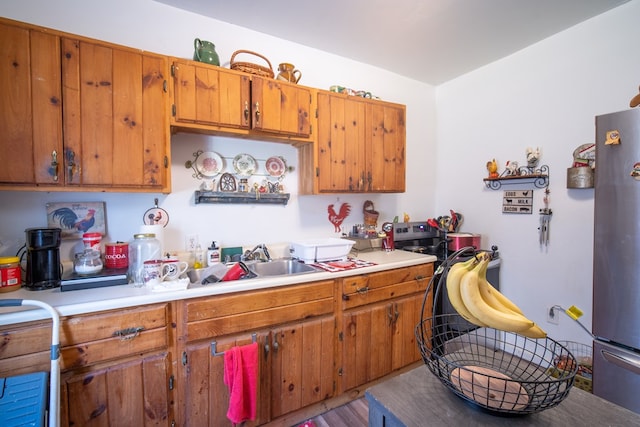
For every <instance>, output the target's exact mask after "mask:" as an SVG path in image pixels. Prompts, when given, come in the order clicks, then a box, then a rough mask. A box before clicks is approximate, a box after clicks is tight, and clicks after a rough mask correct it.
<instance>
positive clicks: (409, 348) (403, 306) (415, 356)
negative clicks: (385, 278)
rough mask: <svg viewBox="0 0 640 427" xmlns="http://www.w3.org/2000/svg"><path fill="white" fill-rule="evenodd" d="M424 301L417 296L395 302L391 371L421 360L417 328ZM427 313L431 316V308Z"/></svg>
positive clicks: (421, 296)
mask: <svg viewBox="0 0 640 427" xmlns="http://www.w3.org/2000/svg"><path fill="white" fill-rule="evenodd" d="M422 301H423V295H415V296H412V297H407V298H401V299H398V300H396V301H394V302H393V322H392V324H391V337H392V344H391V348H392V349H393V351H392V356H391V369H392V370H394V371H395V370H396V369H400V368H403V367H405V366H407V365H410V364H412V363H413V362H417V361H418V360H420V357H421V355H420V350H419V349H418V344H417V343H416V336H415V328H416V325H418V323H420V318H421V316H420V310H421V309H422ZM426 312H427V313H428V316H430V315H431V313H430V307H427V308H426Z"/></svg>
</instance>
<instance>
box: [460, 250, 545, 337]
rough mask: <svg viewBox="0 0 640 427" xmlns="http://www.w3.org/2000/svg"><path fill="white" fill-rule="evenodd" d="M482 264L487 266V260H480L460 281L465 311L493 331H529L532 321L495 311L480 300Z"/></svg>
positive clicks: (511, 313) (520, 316) (516, 315)
mask: <svg viewBox="0 0 640 427" xmlns="http://www.w3.org/2000/svg"><path fill="white" fill-rule="evenodd" d="M483 263H486V264H488V263H489V260H488V259H484V260H482V261H481V262H480V263H479V264H478V265H476V266H475V267H474V268H473V269H471V270H470V271H468V272H467V273H465V274H464V275H463V276H462V280H461V281H460V295H461V297H462V302H463V303H464V305H465V307H466V309H467V310H468V311H469V312H470V313H471V315H472V316H474V317H476V318H477V319H478V320H480V321H481V322H482V323H484V324H485V325H487V326H489V327H492V328H495V329H500V330H503V331H509V332H520V331H525V330H528V329H531V327H533V326H534V325H535V324H534V322H533V321H531V320H529V319H527V318H526V317H524V316H522V315H520V314H517V313H513V312H510V311H509V312H508V311H501V310H496V309H495V308H493V307H491V306H490V305H489V304H487V303H486V302H485V301H484V299H482V295H481V293H480V286H479V283H478V276H479V271H480V269H481V268H482V265H483Z"/></svg>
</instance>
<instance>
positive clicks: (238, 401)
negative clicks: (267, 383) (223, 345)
mask: <svg viewBox="0 0 640 427" xmlns="http://www.w3.org/2000/svg"><path fill="white" fill-rule="evenodd" d="M224 383H225V385H226V386H227V387H228V388H229V409H228V410H227V418H229V420H230V421H231V422H232V423H234V424H239V423H241V422H243V421H247V420H255V419H256V405H257V403H256V401H257V393H256V390H257V383H258V343H257V342H254V343H251V344H248V345H244V346H241V347H232V348H230V349H229V350H227V351H225V352H224Z"/></svg>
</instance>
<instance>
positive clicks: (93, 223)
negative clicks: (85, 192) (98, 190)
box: [46, 202, 107, 240]
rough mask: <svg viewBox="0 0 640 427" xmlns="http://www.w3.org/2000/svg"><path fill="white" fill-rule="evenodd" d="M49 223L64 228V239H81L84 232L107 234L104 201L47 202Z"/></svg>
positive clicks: (62, 235) (49, 225)
mask: <svg viewBox="0 0 640 427" xmlns="http://www.w3.org/2000/svg"><path fill="white" fill-rule="evenodd" d="M46 207H47V225H48V227H57V228H60V229H61V230H62V232H61V233H60V235H61V237H62V239H65V240H67V239H69V240H70V239H81V238H82V235H83V234H84V233H100V234H101V235H102V236H104V235H105V234H106V231H107V230H106V218H105V203H104V202H59V203H47V204H46Z"/></svg>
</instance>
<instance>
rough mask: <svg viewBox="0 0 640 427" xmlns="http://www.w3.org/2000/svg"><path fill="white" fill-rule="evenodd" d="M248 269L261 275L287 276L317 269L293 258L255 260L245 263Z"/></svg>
mask: <svg viewBox="0 0 640 427" xmlns="http://www.w3.org/2000/svg"><path fill="white" fill-rule="evenodd" d="M247 267H249V270H250V271H252V272H254V273H256V274H257V275H258V277H260V276H262V277H264V276H289V275H292V274H303V273H313V272H316V271H318V270H317V269H316V268H315V267H312V266H310V265H307V264H304V263H302V262H300V261H297V260H294V259H289V258H286V259H274V260H272V261H267V262H255V263H250V264H247Z"/></svg>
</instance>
